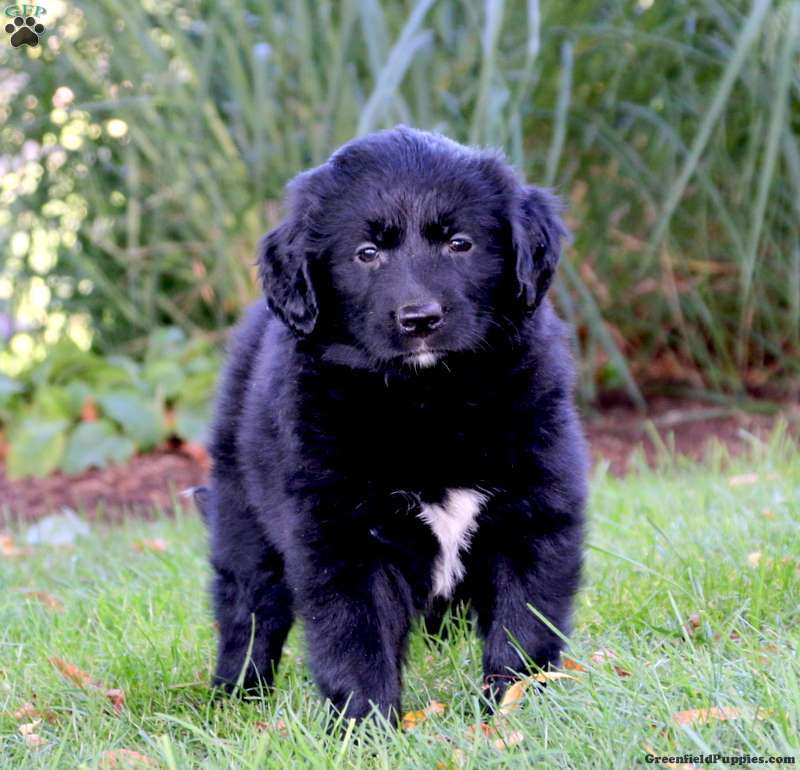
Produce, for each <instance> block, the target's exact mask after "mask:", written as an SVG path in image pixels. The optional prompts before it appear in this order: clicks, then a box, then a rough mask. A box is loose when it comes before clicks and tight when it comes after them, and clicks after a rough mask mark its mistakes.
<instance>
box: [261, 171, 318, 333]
mask: <svg viewBox="0 0 800 770" xmlns="http://www.w3.org/2000/svg"><path fill="white" fill-rule="evenodd" d="M309 180H310V175H309V173H308V172H307V173H306V174H300V175H299V176H297V177H295V179H294V180H293V181H292V182H291V183H290V184H289V186H288V190H287V216H286V218H285V219H284V220H283V222H281V224H279V225H278V226H277V227H276V228H275V229H274V230H271V231H270V232H268V233H267V234H266V235H265V236H264V237H263V238H262V239H261V242H260V243H259V245H258V268H259V272H260V273H261V283H262V286H263V288H264V294H265V295H266V297H267V304H268V305H269V307H270V309H271V310H272V312H273V313H275V314H276V315H277V316H278V317H279V318H280V319H281V320H282V321H283V322H284V323H285V324H286V325H287V326H288V327H289V328H290V329H291V330H292V331H293V332H294V333H295V334H297V335H298V336H304V335H308V334H311V332H312V331H313V330H314V326H315V325H316V322H317V316H318V315H319V307H318V306H317V297H316V294H315V292H314V287H313V286H312V283H311V277H310V275H309V257H310V256H312V254H313V249H312V248H311V244H310V243H309V237H308V225H307V222H306V216H307V214H308V211H309V209H310V207H311V204H312V200H311V198H310V196H309V195H308V194H307V191H306V187H307V185H308V183H309Z"/></svg>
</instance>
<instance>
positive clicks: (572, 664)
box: [563, 657, 586, 672]
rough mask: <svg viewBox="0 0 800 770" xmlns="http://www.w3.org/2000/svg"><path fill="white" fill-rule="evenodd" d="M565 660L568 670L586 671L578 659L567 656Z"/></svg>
mask: <svg viewBox="0 0 800 770" xmlns="http://www.w3.org/2000/svg"><path fill="white" fill-rule="evenodd" d="M563 662H564V668H565V669H567V671H581V672H585V671H586V667H585V666H582V665H581V664H580V663H578V661H577V660H573V659H572V658H566V657H565V658H564V659H563Z"/></svg>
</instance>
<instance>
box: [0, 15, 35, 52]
mask: <svg viewBox="0 0 800 770" xmlns="http://www.w3.org/2000/svg"><path fill="white" fill-rule="evenodd" d="M6 32H8V34H9V35H11V45H13V46H14V48H19V47H20V46H21V45H29V46H31V47H32V48H35V47H36V46H37V45H39V35H41V34H42V33H43V32H44V24H40V23H39V22H37V21H36V19H34V18H33V16H28V17H27V18H22V16H15V17H14V22H13V23H10V24H6Z"/></svg>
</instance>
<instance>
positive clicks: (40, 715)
mask: <svg viewBox="0 0 800 770" xmlns="http://www.w3.org/2000/svg"><path fill="white" fill-rule="evenodd" d="M12 716H13V717H14V719H16V720H17V721H18V722H20V721H22V720H23V719H39V720H42V719H46V720H47V721H48V722H55V721H56V714H55V712H54V711H40V710H39V709H38V708H36V706H35V705H34V704H33V703H31V702H30V701H28V702H27V703H23V704H22V706H20V707H19V708H18V709H17V710H16V711H15V712H14V713H13V715H12Z"/></svg>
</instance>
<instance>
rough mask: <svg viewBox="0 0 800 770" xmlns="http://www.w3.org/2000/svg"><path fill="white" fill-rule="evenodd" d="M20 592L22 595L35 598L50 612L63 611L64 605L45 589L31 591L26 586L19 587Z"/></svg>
mask: <svg viewBox="0 0 800 770" xmlns="http://www.w3.org/2000/svg"><path fill="white" fill-rule="evenodd" d="M20 593H21V594H23V595H24V596H31V597H33V598H34V599H36V600H37V601H38V602H39V603H40V604H43V605H44V606H45V607H46V608H47V609H48V610H50V612H63V611H64V605H63V604H62V603H61V602H60V601H59V600H58V599H56V597H55V596H53V595H52V594H49V593H47V591H31V590H28V589H26V588H23V589H20Z"/></svg>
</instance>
